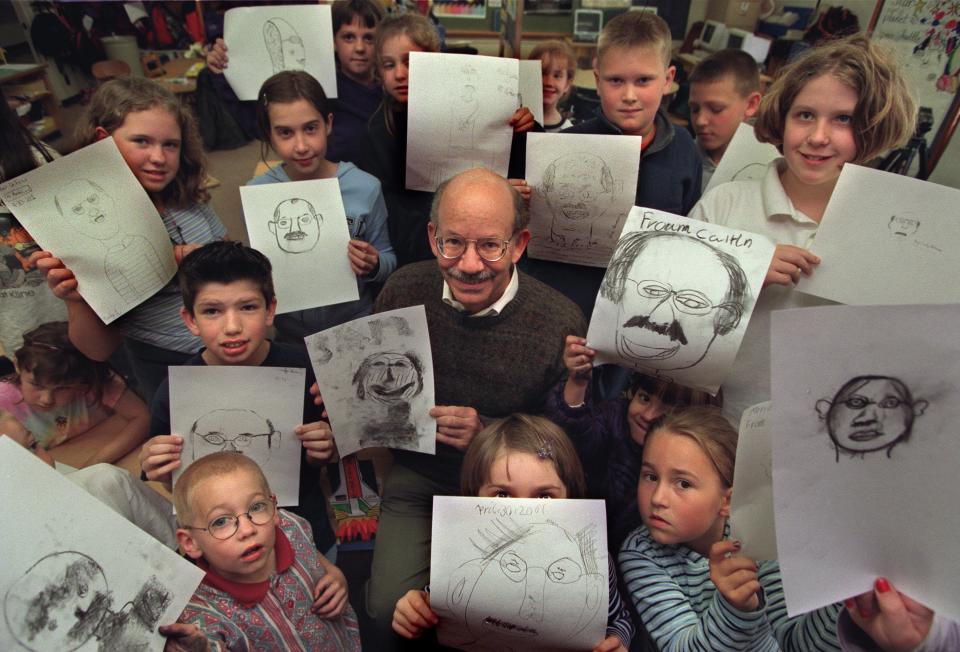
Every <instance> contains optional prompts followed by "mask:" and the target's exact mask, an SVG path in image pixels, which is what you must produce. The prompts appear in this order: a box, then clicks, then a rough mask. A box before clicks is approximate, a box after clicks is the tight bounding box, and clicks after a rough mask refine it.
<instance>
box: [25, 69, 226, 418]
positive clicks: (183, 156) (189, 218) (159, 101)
mask: <svg viewBox="0 0 960 652" xmlns="http://www.w3.org/2000/svg"><path fill="white" fill-rule="evenodd" d="M107 137H113V140H114V142H116V144H117V148H118V149H119V150H120V153H121V154H122V155H123V159H124V161H126V163H127V165H128V166H129V167H130V170H131V171H132V172H133V174H134V176H135V177H136V178H137V181H139V182H140V185H141V186H143V189H144V190H146V191H147V194H148V195H149V196H150V198H151V200H153V203H154V205H155V206H156V207H157V211H158V212H159V213H160V216H161V218H162V219H163V224H164V227H166V230H167V234H168V235H169V236H170V242H171V245H172V246H173V251H174V255H175V257H176V259H177V260H178V261H179V260H180V259H181V258H182V257H183V256H184V255H185V254H186V253H188V252H189V251H190V250H192V249H195V248H196V247H197V246H199V245H200V244H204V243H207V242H212V241H214V240H222V239H223V238H225V237H226V235H227V231H226V229H225V228H224V226H223V224H222V223H221V222H220V218H218V217H217V215H216V213H214V212H213V209H212V208H210V206H208V205H207V203H206V202H207V201H208V200H209V194H208V193H207V191H206V190H204V189H203V183H204V180H205V178H206V175H205V173H204V166H205V162H204V155H203V149H202V147H201V145H200V136H199V135H198V133H197V125H196V122H195V120H194V118H193V115H192V114H191V113H190V112H189V111H188V110H187V109H186V108H184V107H183V106H182V105H181V104H180V101H179V100H178V99H177V98H176V97H175V96H174V95H173V94H172V93H171V92H170V91H168V90H166V89H164V88H163V87H162V86H160V85H159V84H156V83H154V82H152V81H150V80H148V79H143V78H141V77H120V78H118V79H114V80H111V81H109V82H107V83H105V84H104V85H102V86H100V87H99V88H98V89H97V91H96V92H95V93H94V94H93V97H92V98H91V99H90V104H89V105H88V106H87V108H86V110H85V111H84V114H83V116H82V117H81V119H80V121H79V122H78V124H77V130H76V141H77V144H78V145H79V146H81V147H82V146H85V145H89V144H91V143H93V142H95V141H98V140H102V139H104V138H107ZM31 261H34V262H36V264H37V267H38V268H40V269H41V270H42V271H43V272H44V274H45V275H46V278H47V284H48V285H49V286H50V288H51V289H52V290H53V292H54V294H56V295H57V296H58V297H60V298H61V299H63V300H64V301H65V302H66V304H67V312H68V315H69V316H68V319H69V323H70V340H71V341H72V342H73V343H74V344H75V345H76V346H77V348H79V349H80V350H81V351H82V352H83V353H84V355H87V356H88V357H90V358H93V359H94V360H106V359H107V358H109V357H110V355H111V354H112V353H113V352H114V351H115V350H116V349H117V347H118V346H120V344H121V342H125V343H126V346H127V349H128V351H129V352H130V354H131V361H132V364H133V370H134V373H135V375H136V377H137V382H138V385H139V390H140V393H141V394H142V395H143V397H144V398H145V399H146V400H147V401H149V400H150V398H151V397H152V396H153V392H154V391H155V390H156V388H157V386H158V385H159V384H160V381H161V380H163V379H164V378H165V377H166V373H167V365H170V364H180V363H182V362H183V361H184V360H186V359H187V358H189V357H190V355H192V354H193V353H194V352H196V350H197V349H198V348H200V340H199V339H198V338H197V337H195V336H194V335H192V334H191V333H190V332H189V331H187V329H186V328H184V326H183V323H182V322H181V321H180V317H179V310H180V293H179V292H178V290H177V287H176V284H175V283H174V282H171V283H170V284H168V285H167V286H166V287H165V288H163V289H162V290H161V291H160V292H158V293H157V294H155V295H154V296H152V297H150V298H149V299H147V300H146V301H144V302H143V303H141V304H140V305H138V306H137V307H136V308H134V309H133V310H131V311H130V312H129V313H127V314H126V315H124V316H123V317H121V318H120V319H118V320H117V321H116V322H114V323H112V324H110V325H109V326H107V325H105V324H104V323H103V322H102V321H101V320H100V318H99V317H98V316H97V314H96V313H95V312H94V311H93V310H92V309H91V308H90V306H89V305H87V303H86V302H85V301H84V300H83V297H81V296H80V294H79V293H78V292H77V279H76V277H74V275H73V272H71V271H70V269H68V268H67V267H65V266H64V264H63V262H62V261H61V260H60V259H59V258H56V257H55V254H54V253H51V252H48V251H42V252H38V253H36V254H34V255H33V256H32V257H31Z"/></svg>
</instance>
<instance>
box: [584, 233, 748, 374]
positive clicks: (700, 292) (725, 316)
mask: <svg viewBox="0 0 960 652" xmlns="http://www.w3.org/2000/svg"><path fill="white" fill-rule="evenodd" d="M676 261H683V264H676ZM665 266H669V267H670V269H671V274H670V278H669V279H667V278H660V277H662V276H663V269H664V267H665ZM600 295H601V296H602V297H604V298H605V299H607V300H608V301H611V302H613V303H615V304H617V308H618V313H617V331H616V336H615V337H616V347H617V352H618V353H619V354H620V356H621V357H623V358H624V359H625V360H628V361H632V362H633V363H634V365H635V366H639V367H645V368H649V369H657V370H670V369H687V368H689V367H693V366H695V365H696V364H698V363H699V362H700V361H701V360H703V358H704V357H705V356H706V355H707V353H708V352H709V350H710V346H711V345H712V344H713V342H714V340H715V339H716V338H717V337H718V336H720V337H722V336H724V335H726V334H728V333H730V332H731V331H733V330H734V329H735V328H736V327H737V326H738V325H739V323H740V318H741V317H742V315H743V313H744V312H745V310H746V305H747V302H748V301H749V299H750V290H749V287H748V285H747V277H746V275H745V274H744V272H743V269H741V267H740V264H739V263H738V262H737V260H736V259H735V258H734V257H733V256H731V255H730V254H728V253H726V252H724V251H721V250H719V249H717V248H716V247H714V246H712V245H710V244H708V243H706V242H704V241H702V240H698V239H697V238H694V237H692V236H688V235H685V234H682V233H672V232H666V231H640V232H634V233H628V234H627V235H625V236H623V237H622V238H621V239H620V241H619V242H618V243H617V248H616V250H615V251H614V253H613V257H612V258H611V259H610V265H609V267H608V269H607V274H606V275H605V276H604V279H603V284H602V285H601V286H600Z"/></svg>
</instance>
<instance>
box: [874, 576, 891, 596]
mask: <svg viewBox="0 0 960 652" xmlns="http://www.w3.org/2000/svg"><path fill="white" fill-rule="evenodd" d="M876 587H877V591H879V592H880V593H886V592H887V591H889V590H890V582H888V581H887V579H886V578H885V577H878V578H877V582H876Z"/></svg>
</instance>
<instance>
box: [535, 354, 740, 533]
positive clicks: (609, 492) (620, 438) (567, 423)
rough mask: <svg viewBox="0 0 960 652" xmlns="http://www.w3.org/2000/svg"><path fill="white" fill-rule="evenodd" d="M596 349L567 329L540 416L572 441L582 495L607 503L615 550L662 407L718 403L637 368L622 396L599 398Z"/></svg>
mask: <svg viewBox="0 0 960 652" xmlns="http://www.w3.org/2000/svg"><path fill="white" fill-rule="evenodd" d="M595 355H596V351H594V350H593V349H591V348H590V347H588V346H587V340H586V339H585V338H583V337H579V336H577V335H568V336H567V339H566V343H565V345H564V349H563V364H564V366H566V368H567V377H566V379H565V380H562V381H561V382H559V383H557V386H556V387H555V388H554V389H553V391H552V392H550V394H548V395H547V400H546V404H545V405H544V409H543V413H544V416H546V417H547V418H549V419H550V420H551V421H553V422H554V423H556V424H557V425H559V426H560V427H562V428H563V429H564V430H565V431H566V433H567V435H569V437H570V440H571V441H572V442H573V445H574V446H575V447H576V450H577V454H578V455H579V456H580V461H581V462H582V463H583V467H584V471H585V472H586V478H587V493H586V497H587V498H602V499H603V500H604V501H606V505H607V544H608V545H609V546H610V549H611V550H617V549H618V548H619V547H620V542H621V541H623V537H624V536H626V534H627V532H629V531H630V530H632V529H633V528H634V527H636V526H637V508H636V503H635V502H634V501H635V500H636V493H637V492H636V487H637V481H638V480H639V479H640V458H641V455H642V453H643V441H644V439H645V438H646V436H647V432H648V431H649V429H650V428H651V427H652V425H653V424H654V423H655V422H656V421H657V419H659V418H660V417H662V416H663V415H664V414H666V413H667V412H669V411H671V410H673V409H675V408H681V407H685V406H687V405H721V404H722V400H721V399H720V398H718V397H717V398H715V397H713V396H710V395H709V394H707V393H706V392H701V391H699V390H695V389H690V388H689V387H682V386H680V385H677V384H676V383H672V382H670V381H668V380H665V379H662V378H654V377H652V376H646V375H644V374H640V373H634V374H633V375H632V376H631V377H630V383H629V386H628V389H627V392H626V395H625V396H621V397H617V398H614V399H610V400H600V399H598V398H597V396H596V394H595V392H591V391H590V389H591V388H590V378H591V376H592V371H593V366H592V361H593V358H594V356H595Z"/></svg>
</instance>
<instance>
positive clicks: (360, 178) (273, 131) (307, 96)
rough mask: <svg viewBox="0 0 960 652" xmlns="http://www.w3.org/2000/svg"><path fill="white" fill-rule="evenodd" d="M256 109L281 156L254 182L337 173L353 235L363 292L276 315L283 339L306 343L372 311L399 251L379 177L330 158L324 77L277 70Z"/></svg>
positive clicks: (350, 251)
mask: <svg viewBox="0 0 960 652" xmlns="http://www.w3.org/2000/svg"><path fill="white" fill-rule="evenodd" d="M256 111H257V128H258V137H259V138H260V141H261V142H262V143H263V148H264V149H266V147H267V146H269V147H271V148H272V149H273V151H275V152H276V153H277V154H278V155H279V156H280V158H281V159H282V160H283V162H282V164H281V165H279V166H276V167H274V168H272V169H270V170H268V171H267V172H264V173H263V174H261V175H260V176H258V177H256V178H255V179H253V180H252V181H250V184H249V185H251V186H256V185H262V184H267V183H284V182H287V181H308V180H312V179H333V178H335V179H337V181H338V182H339V184H340V196H341V198H342V199H343V208H344V211H345V212H346V214H347V223H348V225H349V228H350V237H351V238H352V239H351V240H350V243H349V244H348V246H347V257H348V258H349V260H350V267H351V269H353V273H354V274H356V275H357V285H358V289H359V292H360V298H359V299H358V300H357V301H350V302H347V303H340V304H337V305H333V306H324V307H321V308H312V309H310V310H301V311H298V312H293V313H287V314H284V315H278V316H277V319H276V326H277V331H278V332H279V333H280V334H281V335H282V336H283V339H285V340H289V341H296V342H297V343H298V344H301V345H302V344H303V338H304V337H305V336H307V335H312V334H313V333H316V332H318V331H322V330H325V329H327V328H330V327H331V326H336V325H337V324H342V323H344V322H347V321H350V320H351V319H356V318H357V317H362V316H364V315H369V314H370V311H371V309H372V308H373V299H374V295H375V286H374V285H373V283H382V282H384V281H386V280H387V277H388V276H389V275H390V274H391V273H392V272H393V270H394V269H396V267H397V257H396V255H395V254H394V253H393V247H392V246H390V237H389V235H388V234H387V207H386V205H385V204H384V201H383V193H381V192H380V182H379V181H377V179H376V177H373V176H371V175H369V174H367V173H366V172H363V171H362V170H360V169H359V168H357V166H355V165H354V164H353V163H348V162H346V161H343V162H340V163H334V162H333V161H330V160H328V159H327V158H326V152H327V143H328V140H327V139H328V137H329V135H330V133H331V128H332V127H333V124H332V123H333V114H332V113H331V112H330V108H329V106H328V102H327V96H326V94H325V93H324V92H323V87H322V86H321V85H320V82H318V81H317V80H316V79H314V78H313V77H311V76H310V75H309V74H308V73H306V72H303V71H302V70H287V71H284V72H281V73H277V74H276V75H274V76H273V77H271V78H270V79H268V80H267V81H265V82H264V83H263V86H262V87H261V88H260V93H259V96H258V98H257V110H256Z"/></svg>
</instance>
